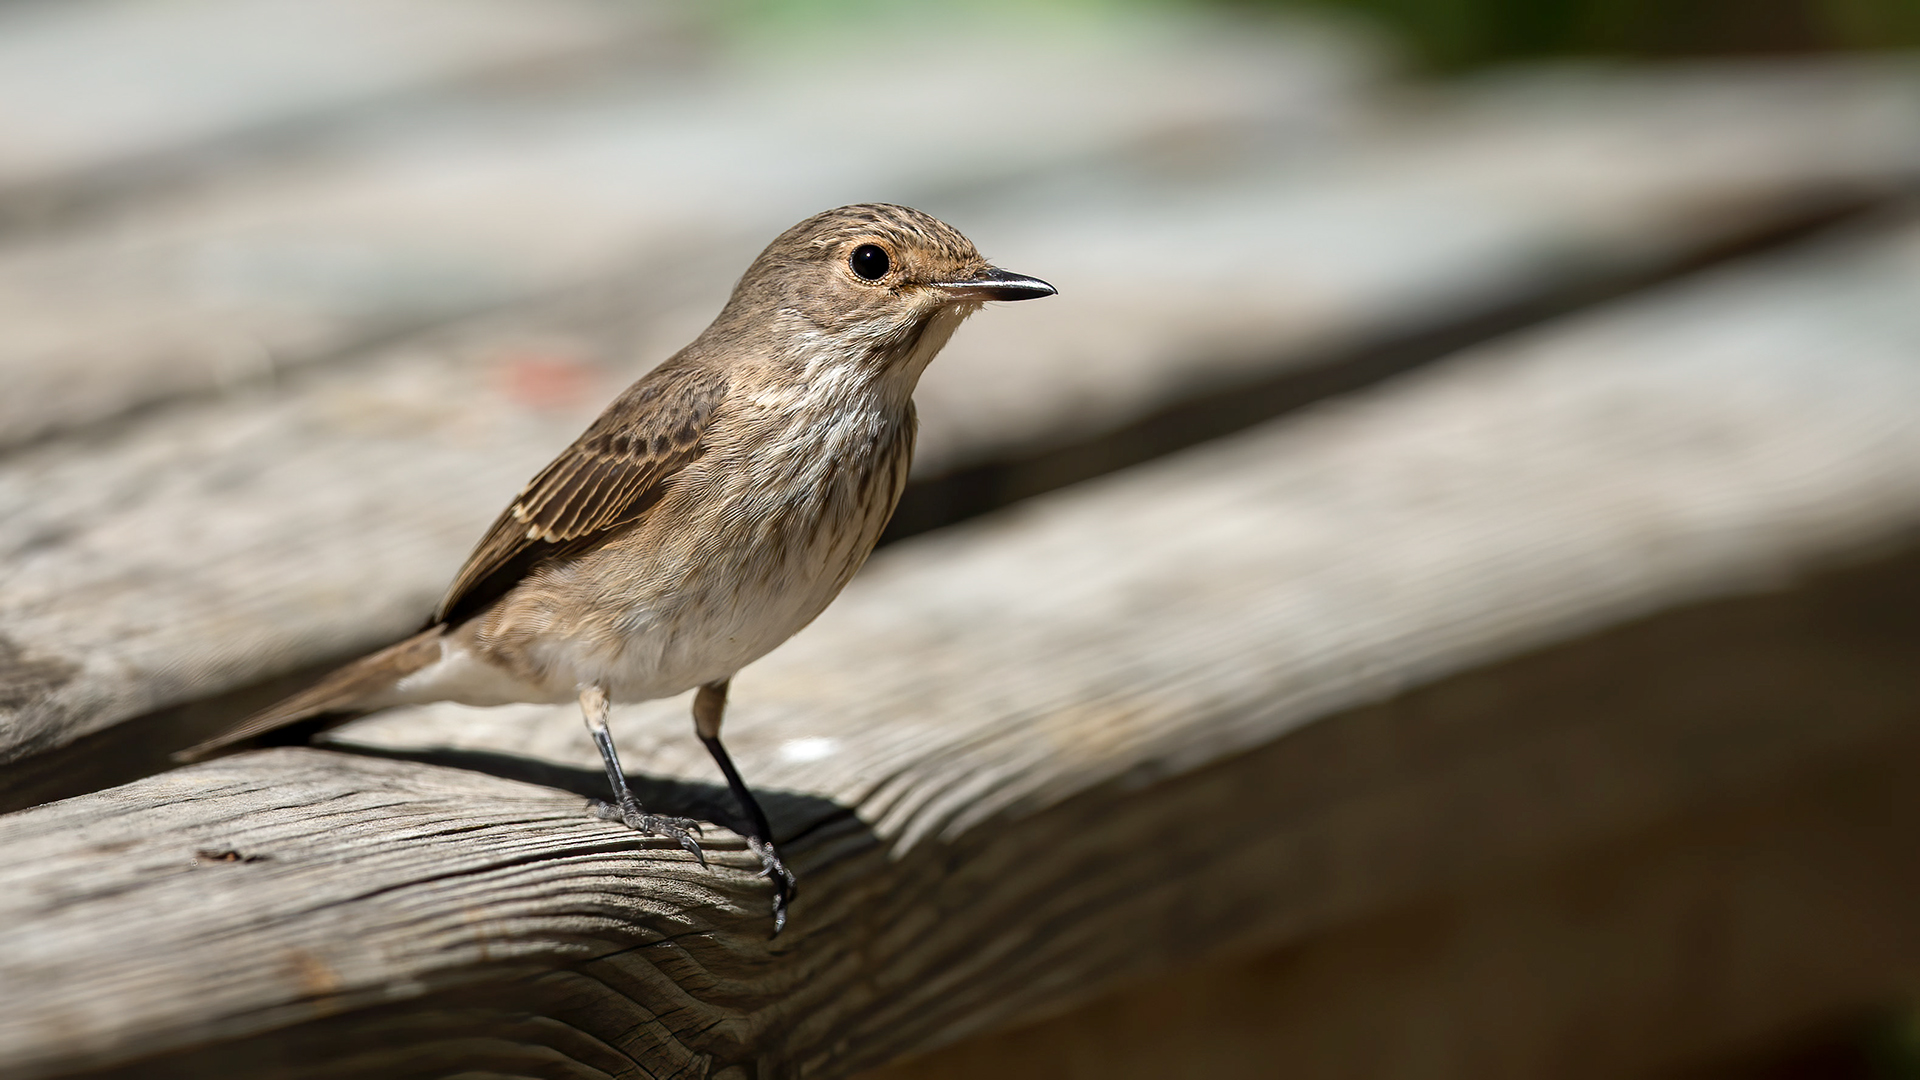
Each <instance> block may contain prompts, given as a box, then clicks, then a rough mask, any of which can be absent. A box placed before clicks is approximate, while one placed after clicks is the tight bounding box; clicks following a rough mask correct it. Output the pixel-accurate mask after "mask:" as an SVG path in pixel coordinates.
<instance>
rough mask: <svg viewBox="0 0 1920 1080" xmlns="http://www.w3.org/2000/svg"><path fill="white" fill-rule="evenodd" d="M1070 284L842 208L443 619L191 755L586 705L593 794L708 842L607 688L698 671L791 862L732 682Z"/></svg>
mask: <svg viewBox="0 0 1920 1080" xmlns="http://www.w3.org/2000/svg"><path fill="white" fill-rule="evenodd" d="M1054 291H1055V290H1054V288H1053V286H1051V285H1049V284H1047V283H1046V282H1044V281H1040V280H1038V279H1036V278H1030V277H1023V276H1021V275H1019V274H1013V273H1009V272H1007V271H1005V270H1001V269H998V268H996V267H994V266H991V265H989V264H988V263H987V261H986V260H985V259H983V258H981V257H980V253H979V252H978V251H976V250H974V246H973V245H972V244H971V243H969V242H968V240H967V238H966V237H964V236H961V235H960V234H959V233H958V232H957V231H955V230H954V229H953V228H952V227H950V226H948V225H946V224H945V223H943V222H940V221H938V220H936V219H934V218H932V217H929V216H928V215H926V214H923V213H921V212H919V211H917V210H912V209H908V208H907V207H904V206H889V205H884V204H866V205H859V206H843V207H841V208H840V209H838V210H829V211H827V212H826V213H824V214H818V215H816V216H814V217H811V218H808V219H807V220H805V221H802V222H801V223H800V224H798V225H795V226H794V227H793V228H791V229H788V230H787V231H786V232H784V233H782V234H781V235H780V236H779V238H777V239H776V240H774V242H773V243H772V244H770V245H769V246H768V247H767V249H766V250H765V251H763V252H761V254H760V257H759V258H758V259H755V260H754V262H753V265H752V266H751V267H749V268H748V269H747V272H746V275H745V276H744V277H742V278H741V279H740V283H739V284H738V285H737V286H735V288H734V290H733V296H732V298H731V299H729V300H728V301H727V305H726V307H725V308H723V309H721V312H720V315H719V317H718V318H716V319H715V320H714V321H713V325H711V326H709V327H707V329H706V330H705V332H703V333H702V334H701V335H700V336H699V337H698V338H695V339H694V341H693V344H691V345H688V346H687V347H686V348H684V349H682V350H680V351H679V352H678V353H676V354H674V356H672V357H671V358H670V359H668V360H667V361H666V362H665V363H663V364H661V365H660V366H659V367H657V368H655V369H653V371H651V372H649V373H648V374H647V375H646V376H645V377H643V378H642V379H641V380H640V381H639V382H637V383H634V384H633V385H632V386H631V387H628V388H627V390H626V392H625V393H623V394H621V395H620V396H619V397H618V398H616V399H615V400H614V402H613V404H611V405H609V406H608V407H607V410H606V412H604V413H602V414H601V415H600V418H599V419H597V420H595V421H594V422H593V424H592V425H591V426H589V427H588V428H587V430H586V432H585V434H583V435H581V436H580V437H579V438H578V439H576V440H574V443H573V445H571V446H569V447H567V449H566V450H565V451H563V452H562V453H561V454H560V456H559V457H558V458H555V459H554V461H553V463H552V464H550V465H548V466H547V467H546V468H544V469H542V470H540V472H539V473H538V474H537V475H536V476H534V478H533V479H532V481H530V482H529V483H528V484H527V486H526V487H524V488H522V489H521V491H520V494H519V496H518V497H517V498H516V499H515V500H514V502H513V505H511V506H509V507H508V508H507V510H506V512H505V513H503V514H501V515H500V518H499V520H498V521H495V522H494V523H493V527H492V528H491V529H488V530H487V534H486V536H485V537H484V538H482V539H481V541H480V544H479V546H478V547H476V548H475V549H474V551H473V554H472V555H470V556H468V558H467V562H466V565H465V566H464V567H462V568H461V570H460V572H459V574H457V575H456V576H455V577H454V580H453V585H452V586H451V587H450V588H449V589H448V590H447V594H446V597H445V598H444V599H443V600H441V601H440V606H439V608H438V609H437V610H436V611H435V612H434V614H433V618H432V620H431V621H430V622H429V623H428V625H427V627H426V629H424V630H422V631H421V632H420V633H418V634H415V635H414V636H413V637H410V638H408V639H406V640H405V641H402V642H400V643H399V644H397V645H393V646H391V647H389V648H387V649H383V650H381V651H380V652H377V653H374V654H373V655H371V656H368V657H365V658H364V659H361V660H358V661H355V662H354V663H351V664H348V665H347V666H346V667H343V668H341V669H340V670H338V671H335V672H334V673H332V674H331V675H328V676H327V677H326V678H324V679H322V680H321V681H320V682H319V683H318V684H317V685H315V686H314V687H313V688H311V689H309V690H307V691H305V692H303V693H300V694H296V695H294V696H293V697H291V698H288V699H287V700H285V701H282V702H280V703H279V704H277V705H274V706H273V707H271V708H269V709H266V710H264V711H262V712H260V713H258V714H256V715H254V716H252V717H249V718H248V719H246V720H244V721H242V722H240V723H239V724H237V725H236V726H235V727H233V728H232V729H231V730H229V731H227V732H225V733H223V734H221V735H220V736H218V737H216V738H214V739H211V740H209V741H207V742H205V743H202V744H200V745H199V746H196V747H193V748H191V749H189V750H185V751H182V752H181V753H180V754H179V755H177V756H178V757H180V758H181V759H183V760H196V759H199V758H202V757H205V756H207V755H209V754H211V753H213V752H214V751H217V750H220V749H223V748H228V747H232V746H235V745H236V744H240V743H244V742H247V741H250V740H254V739H256V738H258V737H259V736H261V735H262V734H264V733H266V732H269V731H272V730H274V729H276V728H280V727H283V726H286V725H289V724H296V723H298V724H302V725H303V726H304V727H308V728H311V729H313V730H319V729H323V728H325V727H330V726H332V725H333V724H336V723H341V722H344V721H345V720H348V719H352V718H353V717H356V716H360V715H363V714H365V713H368V712H372V711H374V710H377V709H383V708H388V707H390V706H395V705H407V704H421V703H425V702H432V701H456V702H461V703H464V704H468V705H503V704H508V703H511V702H564V701H572V700H576V699H577V700H578V701H579V702H580V709H581V712H582V713H584V714H585V717H586V721H587V727H588V728H589V729H590V730H591V731H592V732H593V739H594V742H595V744H597V745H598V746H599V748H600V757H601V760H602V761H603V762H604V763H605V765H606V769H607V779H608V781H609V783H611V785H612V788H613V796H614V801H613V802H612V803H611V804H607V805H602V806H597V807H596V813H598V814H600V816H602V817H605V818H607V819H609V820H618V821H622V822H624V823H626V825H627V826H628V827H629V828H632V829H635V830H638V831H640V832H643V833H648V834H651V835H656V836H665V837H670V838H672V839H674V840H676V841H678V842H679V843H680V844H681V846H683V847H685V848H686V849H687V850H688V851H691V852H692V853H693V854H694V855H695V856H697V857H700V858H701V862H702V863H703V864H704V863H705V858H704V856H702V855H701V852H700V846H699V844H698V843H697V842H696V841H695V839H694V834H696V833H697V832H698V831H699V825H698V823H696V822H694V821H691V820H688V819H685V818H670V817H661V816H658V815H654V814H650V813H648V812H647V811H645V810H643V809H642V808H641V807H640V804H639V803H638V801H636V800H635V798H634V796H633V793H632V791H630V790H629V789H628V787H627V782H626V777H625V774H624V773H623V772H622V771H621V768H620V759H619V757H618V755H617V754H615V752H614V747H613V736H612V735H611V734H610V733H609V732H608V730H607V711H608V706H609V705H610V704H611V703H613V702H616V701H620V702H633V701H647V700H651V699H654V698H662V697H670V696H672V695H675V694H679V693H683V692H685V691H687V690H690V689H694V688H696V687H697V688H698V693H697V694H696V695H695V697H694V700H693V724H694V730H695V731H696V732H697V733H698V734H699V736H700V740H701V741H702V742H704V743H705V744H706V747H707V749H708V750H709V751H710V752H711V753H712V754H713V759H714V761H715V762H716V763H718V765H719V766H720V771H721V772H722V773H723V774H725V776H726V778H727V786H728V789H729V790H730V791H731V792H732V793H733V797H734V798H735V799H736V800H737V801H738V802H739V804H740V808H741V810H742V811H743V813H744V814H745V816H746V819H747V821H748V823H749V827H750V829H751V832H750V834H749V836H748V838H747V839H748V843H749V844H750V845H751V846H752V848H753V850H754V852H755V853H756V854H758V855H759V857H760V859H761V862H762V863H763V864H764V866H765V870H764V871H763V872H764V873H765V874H766V875H767V876H768V877H769V878H771V879H772V881H773V883H774V932H775V933H778V932H779V931H780V928H781V927H782V926H784V925H785V923H786V911H787V904H788V901H789V900H790V898H791V896H792V893H793V875H792V873H791V872H790V871H788V869H787V868H786V866H785V865H784V864H783V863H782V862H781V860H780V856H779V853H778V852H777V851H776V850H775V848H774V844H773V832H772V830H771V829H770V828H769V827H768V825H767V818H766V814H765V813H764V812H762V811H761V809H760V804H759V803H758V802H757V801H756V800H755V799H754V797H753V793H752V792H751V791H749V790H748V789H747V786H746V784H745V783H744V782H743V781H742V780H741V779H740V773H739V770H737V769H736V768H734V764H733V761H732V759H731V758H730V757H728V755H727V751H726V748H725V747H724V746H722V745H721V743H720V721H721V717H722V714H723V713H724V711H725V709H726V702H727V684H728V681H729V680H730V679H732V678H733V676H734V673H735V672H738V671H739V670H740V669H741V668H743V667H745V666H746V665H748V664H750V663H752V662H753V661H755V660H758V659H759V658H760V657H762V656H765V655H766V654H767V653H768V652H770V651H771V650H772V649H773V648H774V647H775V646H777V645H779V644H780V643H781V642H783V641H785V640H787V639H788V638H789V637H792V636H793V634H794V633H795V632H796V631H798V630H799V629H800V628H801V627H803V626H806V625H807V624H808V623H809V622H812V621H813V619H814V617H815V616H817V615H819V614H820V612H821V611H822V610H824V609H825V608H826V606H827V604H829V603H830V602H832V600H833V598H834V597H835V596H836V595H838V594H839V592H840V589H841V587H842V586H844V585H846V583H847V581H848V579H850V578H851V577H853V574H854V571H856V570H858V569H859V568H860V565H861V564H862V563H863V562H865V561H866V558H867V555H868V553H870V552H871V551H872V550H873V545H874V543H875V542H876V541H878V540H879V538H880V532H881V530H882V529H883V528H884V527H885V526H886V524H887V520H888V518H890V517H891V516H892V515H893V510H894V506H895V504H896V503H898V502H899V499H900V492H901V490H902V489H903V488H904V487H905V485H906V482H907V466H908V464H909V463H910V461H911V460H912V458H913V441H914V431H915V426H916V421H915V419H914V410H913V390H914V387H915V386H916V385H917V384H918V383H919V380H920V374H921V372H923V371H925V370H926V367H927V364H928V362H929V361H931V360H932V359H933V357H934V355H935V354H936V353H938V352H939V351H940V349H941V347H942V346H944V345H945V344H946V343H947V339H948V338H949V337H951V336H952V335H953V331H954V329H955V328H956V327H958V326H959V325H960V323H961V321H962V320H963V319H965V318H966V317H967V316H968V315H970V314H972V313H973V312H974V311H977V310H979V308H980V305H981V304H982V303H983V302H985V301H988V300H1030V299H1033V298H1036V297H1041V296H1051V295H1053V293H1054Z"/></svg>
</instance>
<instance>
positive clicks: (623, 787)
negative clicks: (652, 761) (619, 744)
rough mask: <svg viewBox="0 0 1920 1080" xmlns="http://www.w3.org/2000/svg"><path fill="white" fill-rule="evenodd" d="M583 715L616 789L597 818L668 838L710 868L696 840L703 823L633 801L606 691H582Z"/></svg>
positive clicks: (597, 808) (597, 809)
mask: <svg viewBox="0 0 1920 1080" xmlns="http://www.w3.org/2000/svg"><path fill="white" fill-rule="evenodd" d="M580 712H581V715H582V716H584V717H585V718H586V721H587V730H588V731H591V732H592V733H593V744H594V745H595V746H597V747H599V748H600V763H601V764H602V765H604V766H606V769H607V784H608V786H609V787H611V788H612V789H613V800H614V801H613V802H612V803H595V804H594V806H593V813H594V816H595V817H598V818H600V819H601V820H603V821H618V822H621V823H622V824H624V825H626V827H627V828H629V829H632V830H633V831H635V832H641V833H646V834H647V835H649V836H664V837H667V838H668V839H670V840H673V841H675V842H677V843H678V844H679V845H680V846H681V847H683V848H685V849H687V850H688V851H690V852H692V853H693V857H694V858H696V859H699V860H700V865H701V866H706V865H707V856H706V853H705V852H703V851H701V850H700V842H699V841H697V840H695V839H694V837H695V836H696V835H698V834H699V832H700V823H699V822H697V821H693V820H690V819H688V818H676V817H663V816H661V815H658V814H649V813H647V812H646V811H645V810H643V809H641V808H640V800H638V799H636V798H634V797H633V789H632V788H629V787H628V786H627V773H626V770H624V769H622V768H621V767H620V755H619V753H617V752H616V751H615V750H614V748H613V732H611V731H609V730H607V694H606V691H604V690H602V689H600V688H599V687H597V686H592V687H588V688H587V689H585V690H583V691H581V692H580Z"/></svg>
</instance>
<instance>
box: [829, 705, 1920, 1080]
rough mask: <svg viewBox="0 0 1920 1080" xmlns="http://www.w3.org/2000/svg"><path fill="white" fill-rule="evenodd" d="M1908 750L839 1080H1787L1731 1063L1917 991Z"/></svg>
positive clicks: (1916, 826)
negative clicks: (1241, 1079) (1269, 1078)
mask: <svg viewBox="0 0 1920 1080" xmlns="http://www.w3.org/2000/svg"><path fill="white" fill-rule="evenodd" d="M1917 750H1920V745H1916V744H1915V743H1914V742H1913V741H1912V740H1911V739H1907V740H1905V741H1896V742H1893V743H1889V744H1884V745H1881V746H1878V747H1876V753H1874V754H1873V755H1872V756H1871V758H1870V759H1868V760H1858V761H1848V762H1845V763H1844V764H1840V765H1838V766H1835V767H1826V766H1822V767H1820V768H1816V769H1813V770H1809V772H1810V773H1812V774H1813V775H1811V776H1808V777H1804V778H1798V779H1796V780H1793V781H1791V782H1788V783H1783V784H1774V785H1768V786H1767V787H1765V788H1764V789H1762V790H1760V791H1757V792H1752V793H1747V794H1746V795H1745V796H1744V797H1741V798H1735V799H1730V800H1726V802H1725V803H1724V804H1717V805H1713V806H1710V807H1706V808H1702V809H1699V810H1696V811H1694V812H1693V813H1690V814H1685V815H1682V816H1680V817H1678V818H1677V819H1670V820H1662V821H1660V822H1659V823H1657V824H1656V825H1654V826H1652V827H1649V828H1645V829H1641V830H1635V831H1633V832H1631V833H1629V834H1628V835H1626V836H1622V837H1619V838H1616V839H1609V840H1607V841H1606V842H1604V843H1600V844H1594V845H1585V846H1581V847H1578V848H1576V849H1574V850H1573V851H1570V852H1565V853H1559V854H1558V857H1557V858H1553V859H1534V860H1528V861H1527V862H1525V863H1523V864H1521V865H1520V866H1518V867H1516V868H1514V869H1512V870H1510V871H1508V872H1505V873H1497V874H1491V875H1488V876H1487V877H1486V878H1485V879H1483V880H1477V881H1467V882H1460V883H1457V884H1455V885H1451V886H1449V887H1448V888H1445V889H1442V890H1440V891H1439V893H1438V894H1437V895H1435V896H1432V897H1426V898H1422V899H1421V900H1420V901H1418V902H1416V903H1412V904H1407V905H1402V906H1399V907H1397V908H1395V909H1393V910H1390V911H1387V912H1384V913H1381V914H1377V915H1372V916H1369V917H1367V918H1364V919H1361V920H1359V921H1358V922H1356V923H1354V924H1352V925H1347V926H1338V927H1335V928H1333V929H1330V930H1328V931H1326V932H1323V933H1319V934H1315V935H1312V936H1308V937H1305V938H1304V939H1303V940H1296V941H1292V942H1289V943H1287V944H1286V945H1283V946H1280V947H1278V948H1274V949H1270V950H1267V951H1262V952H1256V953H1253V954H1252V955H1238V956H1233V957H1223V958H1221V959H1219V960H1216V961H1213V962H1209V963H1204V964H1201V965H1197V966H1194V967H1192V968H1190V969H1188V970H1185V971H1180V972H1175V973H1156V975H1155V976H1154V977H1153V978H1151V979H1149V980H1147V981H1144V982H1141V983H1140V984H1138V985H1135V986H1129V987H1127V988H1125V989H1124V990H1122V991H1119V992H1116V993H1114V994H1112V995H1110V996H1108V997H1105V998H1102V999H1100V1000H1098V1001H1094V1002H1090V1003H1088V1004H1087V1005H1085V1006H1083V1007H1081V1008H1078V1009H1075V1010H1073V1011H1072V1012H1070V1013H1068V1014H1066V1015H1063V1016H1060V1017H1056V1018H1053V1019H1050V1020H1047V1021H1043V1022H1041V1023H1037V1024H1033V1025H1030V1026H1026V1027H1022V1028H1020V1029H1018V1030H1015V1031H1009V1032H1004V1033H996V1034H992V1035H987V1036H983V1037H981V1038H978V1039H973V1040H968V1041H966V1042H963V1043H961V1044H958V1045H955V1046H951V1047H946V1048H943V1049H941V1050H937V1051H935V1052H934V1053H932V1054H929V1055H926V1056H923V1057H921V1058H919V1059H916V1060H913V1061H909V1062H904V1063H901V1064H899V1065H897V1066H893V1067H889V1068H885V1069H880V1070H875V1071H873V1072H870V1073H865V1074H862V1076H861V1077H860V1078H859V1080H948V1078H951V1080H971V1078H973V1077H981V1076H993V1077H998V1078H1001V1080H1050V1078H1053V1077H1060V1076H1099V1077H1106V1078H1110V1080H1159V1078H1161V1077H1167V1076H1222V1077H1226V1076H1264V1075H1269V1074H1271V1073H1272V1072H1274V1071H1275V1070H1276V1064H1275V1063H1284V1067H1285V1068H1284V1071H1285V1073H1286V1075H1288V1076H1290V1077H1299V1078H1301V1080H1315V1078H1319V1077H1352V1076H1422V1077H1431V1078H1433V1080H1443V1078H1447V1077H1459V1078H1461V1080H1468V1078H1474V1080H1483V1078H1484V1080H1494V1078H1507V1077H1511V1078H1513V1080H1532V1078H1535V1077H1542V1076H1553V1077H1564V1078H1567V1080H1576V1078H1585V1077H1592V1078H1594V1080H1618V1078H1620V1077H1630V1076H1674V1075H1680V1076H1701V1077H1735V1076H1739V1077H1753V1076H1787V1075H1804V1073H1802V1072H1788V1071H1786V1070H1782V1069H1778V1068H1773V1069H1756V1068H1753V1067H1751V1064H1752V1062H1753V1061H1754V1059H1759V1060H1760V1061H1763V1062H1766V1063H1768V1064H1772V1063H1773V1062H1776V1061H1778V1059H1779V1058H1780V1057H1781V1056H1782V1050H1787V1051H1792V1050H1795V1049H1798V1048H1797V1047H1796V1046H1795V1045H1794V1044H1795V1043H1797V1042H1801V1041H1803V1040H1807V1039H1808V1036H1809V1035H1811V1036H1813V1037H1815V1038H1818V1037H1820V1036H1821V1035H1823V1034H1826V1033H1832V1034H1831V1035H1828V1037H1829V1038H1844V1037H1845V1036H1846V1035H1848V1034H1849V1033H1851V1034H1853V1035H1854V1037H1855V1038H1860V1037H1861V1036H1863V1035H1865V1034H1866V1031H1865V1030H1862V1029H1866V1028H1867V1026H1868V1025H1867V1024H1861V1023H1858V1022H1857V1021H1855V1018H1861V1019H1867V1020H1870V1019H1871V1018H1872V1017H1873V1016H1874V1015H1875V1014H1877V1013H1879V1012H1881V1011H1882V1010H1884V1009H1886V1008H1887V1006H1888V1003H1889V1002H1895V1001H1904V1000H1906V999H1907V998H1908V997H1909V996H1910V994H1911V993H1912V988H1913V986H1914V983H1915V981H1916V980H1920V919H1915V918H1914V913H1913V904H1914V900H1915V898H1916V897H1920V866H1916V864H1915V862H1914V859H1913V852H1914V850H1915V849H1916V846H1920V775H1916V770H1915V768H1914V765H1913V762H1914V760H1915V752H1916V751H1917ZM1850 1021H1855V1022H1854V1023H1849V1022H1850ZM1836 1028H1837V1029H1838V1030H1836ZM1742 1059H1745V1060H1746V1061H1747V1063H1748V1064H1749V1067H1747V1068H1744V1069H1740V1068H1734V1069H1728V1068H1725V1067H1724V1066H1725V1065H1726V1064H1729V1063H1738V1062H1740V1061H1741V1060H1742ZM1714 1066H1720V1067H1714ZM1839 1075H1855V1074H1853V1073H1840V1074H1839Z"/></svg>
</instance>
